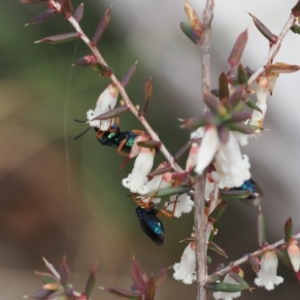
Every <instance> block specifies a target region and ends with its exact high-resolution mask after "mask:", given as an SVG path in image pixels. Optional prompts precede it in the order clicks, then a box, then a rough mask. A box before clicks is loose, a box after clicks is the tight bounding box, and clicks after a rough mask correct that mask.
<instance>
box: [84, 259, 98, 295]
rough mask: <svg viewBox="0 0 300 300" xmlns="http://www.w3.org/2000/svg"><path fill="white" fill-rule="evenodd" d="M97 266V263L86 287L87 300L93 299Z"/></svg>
mask: <svg viewBox="0 0 300 300" xmlns="http://www.w3.org/2000/svg"><path fill="white" fill-rule="evenodd" d="M97 266H98V263H95V264H94V266H93V268H92V270H91V272H90V274H89V277H88V279H87V282H86V285H85V289H84V294H85V295H86V297H87V299H89V298H90V297H91V294H92V291H93V289H94V286H95V282H96V269H97Z"/></svg>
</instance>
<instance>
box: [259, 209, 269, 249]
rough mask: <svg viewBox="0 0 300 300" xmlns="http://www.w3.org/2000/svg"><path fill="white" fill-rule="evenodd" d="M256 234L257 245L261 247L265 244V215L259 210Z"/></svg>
mask: <svg viewBox="0 0 300 300" xmlns="http://www.w3.org/2000/svg"><path fill="white" fill-rule="evenodd" d="M257 229H258V230H257V236H258V245H259V247H263V246H265V245H266V242H267V238H266V225H265V217H264V215H263V213H262V211H261V209H260V210H259V214H258V219H257Z"/></svg>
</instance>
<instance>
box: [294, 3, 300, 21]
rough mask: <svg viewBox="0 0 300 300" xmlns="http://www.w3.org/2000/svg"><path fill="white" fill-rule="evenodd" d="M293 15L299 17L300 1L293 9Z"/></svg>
mask: <svg viewBox="0 0 300 300" xmlns="http://www.w3.org/2000/svg"><path fill="white" fill-rule="evenodd" d="M292 14H293V15H294V16H295V17H298V16H299V15H300V1H299V0H298V2H297V3H296V5H295V6H294V7H293V8H292Z"/></svg>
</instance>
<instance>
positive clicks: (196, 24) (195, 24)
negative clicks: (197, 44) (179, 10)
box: [184, 0, 203, 39]
mask: <svg viewBox="0 0 300 300" xmlns="http://www.w3.org/2000/svg"><path fill="white" fill-rule="evenodd" d="M184 10H185V13H186V15H187V17H188V20H189V23H190V26H191V28H192V29H193V31H194V33H195V35H196V36H197V38H198V39H200V38H201V36H202V33H203V26H202V24H201V22H200V20H199V18H198V16H197V13H196V12H195V10H194V9H193V8H192V7H191V6H190V4H189V3H188V1H187V0H185V1H184Z"/></svg>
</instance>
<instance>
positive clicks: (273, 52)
mask: <svg viewBox="0 0 300 300" xmlns="http://www.w3.org/2000/svg"><path fill="white" fill-rule="evenodd" d="M295 21H296V17H295V16H294V15H293V14H291V15H290V17H289V18H288V20H287V22H286V23H285V25H284V27H283V28H282V30H281V32H280V34H279V36H278V39H277V42H276V43H275V44H273V45H272V47H271V48H270V51H269V53H268V56H267V57H266V59H265V60H264V62H263V63H262V66H261V67H260V68H259V69H257V70H256V71H255V72H254V73H253V74H252V76H251V77H250V78H249V80H248V85H249V86H250V85H251V84H252V83H253V82H254V81H255V80H256V79H257V78H258V77H259V76H260V75H262V74H263V73H264V72H265V65H267V64H269V63H270V61H271V60H272V59H274V57H275V56H276V54H277V52H278V50H279V48H280V45H281V42H282V40H283V39H284V37H285V36H286V34H287V33H288V32H289V30H290V28H291V27H292V26H293V25H294V23H295Z"/></svg>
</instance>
